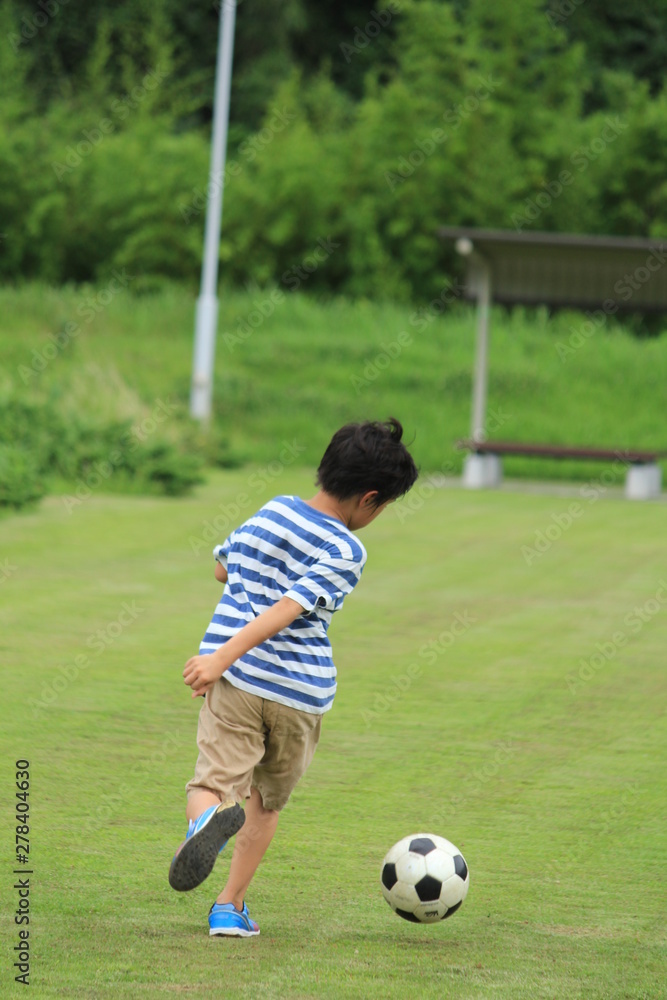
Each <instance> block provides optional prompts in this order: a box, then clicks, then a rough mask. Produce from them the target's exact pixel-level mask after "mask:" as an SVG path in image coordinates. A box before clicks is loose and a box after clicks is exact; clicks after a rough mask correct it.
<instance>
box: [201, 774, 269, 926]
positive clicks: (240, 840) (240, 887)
mask: <svg viewBox="0 0 667 1000" xmlns="http://www.w3.org/2000/svg"><path fill="white" fill-rule="evenodd" d="M245 815H246V821H245V825H244V827H243V830H242V832H241V833H240V834H239V835H238V836H237V837H236V841H235V842H234V853H233V855H232V861H231V865H230V868H229V877H228V879H227V884H226V886H225V888H224V889H223V890H222V892H221V893H220V895H219V896H218V898H217V900H216V902H218V903H233V904H234V906H235V907H236V909H237V910H239V911H240V910H241V909H242V908H243V900H244V898H245V894H246V890H247V888H248V886H249V885H250V882H251V881H252V877H253V875H254V874H255V872H256V871H257V868H258V867H259V863H260V861H261V860H262V858H263V857H264V855H265V854H266V851H267V848H268V846H269V844H270V843H271V841H272V840H273V835H274V833H275V832H276V827H277V826H278V817H279V815H280V813H279V812H278V810H277V809H265V808H264V803H263V802H262V796H261V795H260V793H259V791H258V790H257V789H256V788H254V787H253V788H252V789H251V791H250V798H249V799H246V807H245Z"/></svg>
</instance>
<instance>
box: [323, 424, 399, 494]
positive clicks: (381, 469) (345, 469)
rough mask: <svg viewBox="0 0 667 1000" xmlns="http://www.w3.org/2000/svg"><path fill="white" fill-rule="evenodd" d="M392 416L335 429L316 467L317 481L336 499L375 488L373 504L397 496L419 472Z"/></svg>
mask: <svg viewBox="0 0 667 1000" xmlns="http://www.w3.org/2000/svg"><path fill="white" fill-rule="evenodd" d="M402 437H403V427H402V426H401V424H400V422H399V421H398V420H396V419H395V418H394V417H390V418H389V420H386V421H385V422H384V423H381V422H380V421H376V420H367V421H365V422H364V423H361V424H346V425H345V426H344V427H341V429H340V430H339V431H336V433H335V434H334V436H333V437H332V439H331V441H330V442H329V446H328V448H327V450H326V451H325V452H324V455H323V456H322V461H321V462H320V465H319V468H318V470H317V480H316V482H317V484H318V486H321V488H322V489H323V490H324V491H325V492H326V493H329V494H330V495H331V496H334V497H335V498H336V499H337V500H349V498H350V497H353V496H357V495H358V494H360V493H368V492H369V491H370V490H377V497H376V498H375V501H374V504H373V506H375V507H379V506H380V505H381V504H383V503H386V502H387V500H397V499H398V498H399V497H402V496H403V494H404V493H407V492H408V490H409V489H410V487H411V486H412V485H413V483H414V482H415V480H416V479H417V476H418V475H419V473H418V471H417V467H416V465H415V463H414V461H413V458H412V455H411V454H410V452H409V451H408V449H407V448H406V447H405V445H404V444H403V442H402V441H401V438H402Z"/></svg>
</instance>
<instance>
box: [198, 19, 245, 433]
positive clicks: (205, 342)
mask: <svg viewBox="0 0 667 1000" xmlns="http://www.w3.org/2000/svg"><path fill="white" fill-rule="evenodd" d="M220 6H221V10H220V23H219V26H218V56H217V63H216V70H215V97H214V101H213V133H212V136H211V170H210V174H209V185H208V192H207V195H208V200H207V204H206V229H205V233H204V256H203V259H202V270H201V288H200V293H199V298H198V299H197V312H196V318H195V344H194V358H193V364H192V385H191V390H190V413H191V415H192V416H193V417H195V418H197V419H198V420H203V421H208V420H210V417H211V398H212V395H213V360H214V358H215V335H216V328H217V323H218V296H217V283H218V258H219V255H220V223H221V219H222V198H223V191H224V176H225V155H226V151H227V125H228V123H229V95H230V91H231V81H232V59H233V56H234V23H235V20H236V0H222V3H221V5H220Z"/></svg>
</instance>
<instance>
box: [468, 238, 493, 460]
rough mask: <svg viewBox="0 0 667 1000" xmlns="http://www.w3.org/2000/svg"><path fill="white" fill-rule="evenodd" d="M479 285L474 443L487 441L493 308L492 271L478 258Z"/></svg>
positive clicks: (474, 388) (473, 394) (472, 424)
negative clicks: (490, 317) (490, 327)
mask: <svg viewBox="0 0 667 1000" xmlns="http://www.w3.org/2000/svg"><path fill="white" fill-rule="evenodd" d="M477 263H478V267H479V285H478V293H477V349H476V357H475V376H474V380H473V387H472V422H471V427H470V432H471V437H472V439H473V441H484V440H485V439H486V394H487V385H488V371H489V309H490V306H491V270H490V268H489V265H488V263H487V262H486V261H485V260H484V258H483V257H478V261H477Z"/></svg>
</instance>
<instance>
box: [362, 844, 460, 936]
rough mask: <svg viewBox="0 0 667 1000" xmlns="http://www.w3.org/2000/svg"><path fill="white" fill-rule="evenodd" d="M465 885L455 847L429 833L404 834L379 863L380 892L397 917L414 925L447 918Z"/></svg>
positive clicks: (433, 922)
mask: <svg viewBox="0 0 667 1000" xmlns="http://www.w3.org/2000/svg"><path fill="white" fill-rule="evenodd" d="M469 885H470V875H469V873H468V866H467V864H466V863H465V860H464V858H463V855H462V854H461V852H460V851H459V849H458V847H454V845H453V844H451V843H450V842H449V841H448V840H445V838H444V837H436V836H434V835H433V834H432V833H414V834H412V836H411V837H404V838H403V840H399V842H398V843H397V844H394V846H393V847H392V848H391V850H390V851H388V852H387V854H386V856H385V859H384V861H383V862H382V895H383V896H384V898H385V899H386V900H387V902H388V903H389V905H390V906H391V908H392V910H393V911H394V912H395V913H398V915H399V917H403V919H404V920H412V921H413V923H415V924H435V923H437V922H438V920H444V919H445V918H446V917H451V915H452V913H456V911H457V910H458V908H459V906H460V905H461V903H462V902H463V900H464V899H465V898H466V896H467V895H468V887H469Z"/></svg>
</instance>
